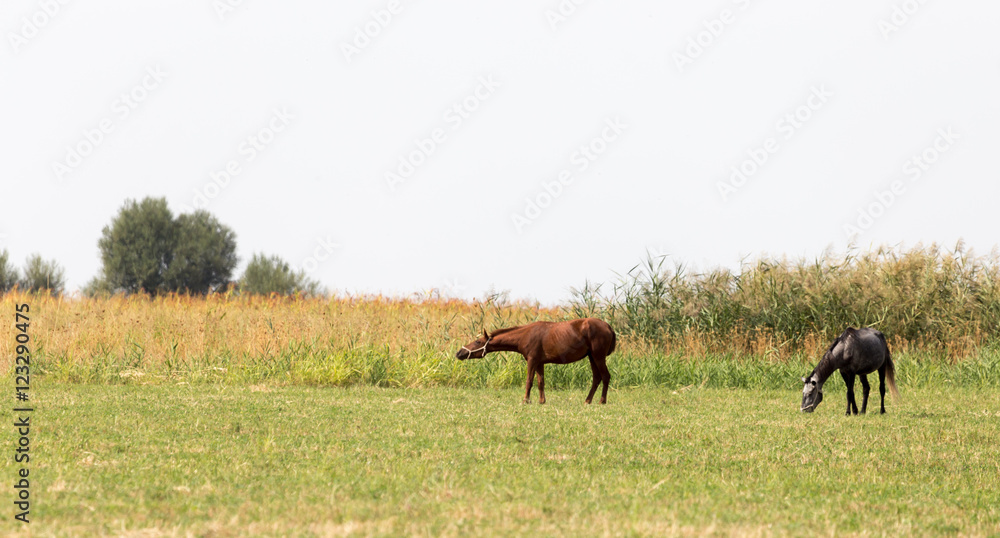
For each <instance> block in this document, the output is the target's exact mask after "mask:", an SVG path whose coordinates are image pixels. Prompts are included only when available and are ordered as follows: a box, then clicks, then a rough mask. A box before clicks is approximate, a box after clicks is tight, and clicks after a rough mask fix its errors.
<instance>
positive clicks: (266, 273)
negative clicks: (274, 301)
mask: <svg viewBox="0 0 1000 538" xmlns="http://www.w3.org/2000/svg"><path fill="white" fill-rule="evenodd" d="M240 291H241V292H244V293H248V294H251V295H270V294H272V293H276V294H278V295H295V294H297V293H301V294H303V295H319V294H320V285H319V283H318V282H316V281H313V280H309V279H308V278H306V274H305V271H298V272H295V271H292V269H291V267H289V265H288V264H287V263H285V262H284V261H283V260H282V259H281V258H279V257H278V256H271V257H267V256H265V255H264V254H263V253H261V254H254V255H253V258H252V259H251V260H250V263H249V264H247V268H246V270H245V271H244V272H243V277H242V278H240Z"/></svg>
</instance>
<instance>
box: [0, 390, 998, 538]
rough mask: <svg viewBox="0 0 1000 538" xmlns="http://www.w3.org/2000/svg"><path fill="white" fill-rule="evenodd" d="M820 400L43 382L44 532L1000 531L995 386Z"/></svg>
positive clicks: (777, 394)
mask: <svg viewBox="0 0 1000 538" xmlns="http://www.w3.org/2000/svg"><path fill="white" fill-rule="evenodd" d="M838 388H839V387H838ZM827 390H828V394H827V399H826V400H825V401H824V403H823V404H822V405H821V406H820V408H819V410H818V411H817V412H816V413H814V414H812V415H804V414H801V413H799V412H798V404H799V397H800V395H799V393H798V392H797V391H796V390H746V389H713V388H699V387H698V386H694V387H691V388H686V389H681V390H671V389H664V388H654V387H641V388H635V389H623V390H613V391H612V392H611V393H610V394H609V400H610V404H609V405H606V406H596V405H595V406H590V407H587V406H584V405H583V403H582V400H583V398H584V394H583V392H582V391H580V390H551V389H550V390H548V391H546V392H547V396H548V403H547V404H546V405H544V406H539V405H530V406H524V405H522V404H520V403H518V402H519V401H520V391H519V390H516V389H506V388H505V389H489V388H479V389H470V388H441V387H439V388H420V389H398V388H392V389H385V388H373V387H354V388H315V387H304V386H291V387H274V386H265V385H261V386H233V385H225V384H194V385H188V384H182V385H164V384H160V385H150V386H136V385H125V386H121V385H74V384H66V383H51V382H43V383H42V384H41V385H38V386H36V388H35V389H34V403H35V405H36V408H37V411H36V413H35V415H34V418H33V419H32V420H33V421H34V422H35V429H34V430H33V431H34V433H33V441H32V442H33V447H32V450H33V454H34V456H33V460H32V476H37V478H36V479H35V482H33V485H32V492H33V498H34V501H35V503H36V504H35V506H34V509H33V511H32V516H33V520H34V522H33V523H31V525H30V530H31V531H32V532H33V534H35V535H39V536H41V535H62V536H81V535H95V534H121V533H140V532H142V533H143V535H150V536H156V535H184V534H187V533H194V534H197V535H217V536H235V535H247V534H250V533H253V534H265V535H341V534H359V535H371V534H375V535H379V534H388V535H399V534H409V535H435V536H437V535H459V534H466V533H469V532H475V533H477V534H486V535H510V534H517V535H523V534H528V533H532V534H562V535H663V534H696V533H698V534H700V533H704V532H714V533H720V534H733V533H738V534H791V535H807V534H808V535H815V534H834V535H845V534H874V535H878V534H891V535H902V534H912V533H916V534H925V535H935V534H948V535H954V534H962V535H989V534H996V533H1000V491H998V490H997V488H996V479H997V476H1000V428H998V427H997V424H998V421H1000V405H998V403H997V402H998V401H1000V389H997V388H995V387H983V388H941V389H935V388H929V387H924V388H915V387H907V386H905V385H904V386H902V387H901V391H902V395H903V400H902V401H901V402H892V401H891V402H889V403H888V404H887V407H888V410H889V414H887V415H885V416H879V415H868V416H861V417H844V416H843V415H842V406H843V400H844V396H843V392H842V390H834V387H833V386H831V387H829V388H828V389H827ZM536 396H537V395H536ZM876 405H877V404H876ZM4 430H5V431H6V432H8V433H7V434H6V435H8V436H11V435H12V432H11V430H12V428H9V427H8V428H5V429H4ZM4 445H5V446H8V447H10V446H12V440H11V439H8V440H7V441H6V442H5V443H4ZM13 466H14V463H13V461H12V459H11V458H4V467H5V470H4V476H7V477H11V476H13V472H14V468H13ZM8 510H10V508H8ZM19 530H20V531H23V530H24V527H21V526H15V525H14V522H12V520H11V518H10V516H8V517H4V518H3V523H2V524H0V533H9V532H17V531H19Z"/></svg>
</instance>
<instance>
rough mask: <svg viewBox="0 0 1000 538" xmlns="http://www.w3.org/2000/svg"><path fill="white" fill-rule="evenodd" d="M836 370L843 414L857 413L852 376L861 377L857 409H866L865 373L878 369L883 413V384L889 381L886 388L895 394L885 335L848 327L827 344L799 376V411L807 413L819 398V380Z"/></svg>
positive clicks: (893, 370) (866, 387)
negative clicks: (844, 404)
mask: <svg viewBox="0 0 1000 538" xmlns="http://www.w3.org/2000/svg"><path fill="white" fill-rule="evenodd" d="M836 370H840V375H841V376H843V378H844V383H846V384H847V414H848V415H850V414H852V413H853V414H855V415H857V414H858V404H857V403H856V402H855V401H854V376H856V375H860V376H861V387H862V389H863V390H862V394H863V396H864V399H863V400H862V401H861V412H862V413H864V412H865V410H866V409H867V408H868V392H869V390H870V387H869V385H868V374H870V373H872V372H874V371H875V370H878V382H879V387H878V391H879V395H880V396H881V397H882V413H885V385H886V381H887V380H888V382H889V390H891V391H892V394H893V395H894V396H896V397H899V391H897V390H896V369H895V368H894V367H893V366H892V357H891V356H890V355H889V346H888V345H886V343H885V336H883V335H882V333H880V332H879V331H877V330H875V329H872V328H870V327H865V328H862V329H855V328H853V327H848V328H847V330H845V331H844V334H842V335H840V336H839V337H837V339H836V340H834V341H833V343H832V344H830V348H829V349H827V350H826V353H824V354H823V359H822V360H820V361H819V364H817V365H816V368H814V369H813V371H812V373H810V374H809V375H808V376H807V377H803V378H802V383H804V384H805V386H804V387H803V388H802V411H804V412H807V413H811V412H813V411H814V410H815V409H816V406H818V405H819V403H820V402H822V401H823V383H826V380H827V378H829V377H830V376H831V375H832V374H833V372H834V371H836Z"/></svg>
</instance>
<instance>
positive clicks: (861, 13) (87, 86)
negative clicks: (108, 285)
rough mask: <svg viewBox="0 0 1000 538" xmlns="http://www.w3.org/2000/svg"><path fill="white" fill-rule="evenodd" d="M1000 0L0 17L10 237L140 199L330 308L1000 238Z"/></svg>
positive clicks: (117, 4)
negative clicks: (208, 222)
mask: <svg viewBox="0 0 1000 538" xmlns="http://www.w3.org/2000/svg"><path fill="white" fill-rule="evenodd" d="M998 16H1000V3H997V2H992V1H990V2H987V1H972V0H951V1H948V2H945V1H943V0H927V1H924V2H917V1H916V0H907V1H903V0H877V1H872V0H846V1H840V2H822V3H815V2H801V1H793V0H767V1H764V0H761V1H754V0H749V1H748V0H737V1H733V0H718V1H715V2H698V1H693V0H691V1H683V2H680V1H673V2H664V1H654V0H636V1H628V2H611V1H609V0H603V1H602V0H590V1H579V0H577V2H574V1H573V0H562V1H558V0H551V1H536V0H531V1H529V0H507V1H505V2H485V3H483V2H469V1H459V0H451V1H436V0H420V1H413V2H410V1H406V0H402V1H395V0H394V1H385V0H378V1H362V2H320V1H306V0H298V1H294V0H293V1H285V2H267V1H264V0H243V1H239V0H186V1H174V2H135V1H130V2H126V1H124V0H114V1H113V0H93V1H89V2H82V1H66V2H65V3H63V2H59V1H57V0H4V2H3V3H2V4H0V21H2V27H0V31H2V32H3V35H4V44H3V46H2V51H0V73H2V82H0V118H2V125H3V128H2V129H0V148H2V151H3V158H2V159H0V178H2V181H3V187H4V188H3V191H2V192H3V193H2V197H3V198H2V199H3V204H2V211H0V249H4V248H6V249H7V250H9V251H10V253H11V257H12V259H13V260H14V261H15V262H16V263H17V264H18V265H20V264H22V263H23V260H24V259H25V258H26V257H27V256H28V255H29V254H31V253H35V252H37V253H40V254H41V255H42V256H43V257H45V258H53V259H56V260H57V261H58V262H59V263H60V264H62V265H63V266H64V267H65V268H66V271H67V280H68V286H67V288H68V290H70V291H72V290H75V289H77V288H78V287H80V286H82V285H84V284H85V283H86V282H87V281H88V280H89V279H90V278H91V277H93V276H94V275H95V274H97V272H98V270H99V267H100V260H99V254H98V249H97V241H98V238H99V237H100V234H101V229H102V227H103V226H105V225H106V224H108V223H109V222H110V221H111V219H112V218H113V217H114V215H115V214H116V213H117V211H118V209H119V208H120V207H121V206H122V204H123V202H124V201H125V200H126V199H128V198H135V199H141V198H143V197H146V196H154V197H161V196H163V197H166V198H167V200H168V203H169V205H170V207H171V209H172V210H173V211H174V212H175V214H177V213H182V212H187V211H190V210H192V208H202V207H204V208H207V209H208V210H209V211H210V212H212V213H213V214H214V215H216V216H217V217H218V218H219V219H220V220H221V221H222V222H223V223H225V224H227V225H228V226H230V227H231V228H232V229H233V230H234V231H235V232H236V234H237V238H238V245H239V247H238V254H239V256H240V258H241V263H240V265H239V267H238V268H237V272H236V274H235V275H234V277H237V276H238V275H239V274H241V273H242V270H243V267H244V266H245V264H246V261H247V260H248V259H249V258H250V256H251V255H252V254H253V253H255V252H265V253H267V254H277V255H279V256H281V257H282V258H284V259H285V260H287V261H288V262H289V263H291V264H292V265H295V266H296V267H301V268H304V269H306V270H308V271H309V275H310V276H311V277H312V278H315V279H317V280H319V281H321V282H322V283H323V284H324V285H325V286H327V287H328V288H330V289H331V290H333V291H337V292H340V293H378V292H382V293H385V294H390V295H408V294H411V293H414V292H425V291H426V290H430V289H433V288H437V289H440V290H442V291H443V292H444V293H446V294H448V295H452V296H457V297H466V298H470V297H474V296H482V294H483V293H484V292H485V291H486V290H487V289H489V288H491V287H492V288H495V289H497V290H510V292H511V296H512V297H515V298H530V299H538V300H540V301H542V302H544V303H558V302H561V301H565V300H566V299H568V298H569V288H570V287H572V286H580V285H581V284H582V283H583V282H584V280H585V279H590V280H592V281H597V282H606V281H610V280H612V279H613V278H614V272H616V271H617V272H624V271H627V270H628V269H629V268H631V267H632V266H633V265H635V264H636V263H637V262H639V261H641V260H642V259H643V258H644V257H645V255H646V252H652V253H655V254H657V255H669V256H670V260H673V261H679V262H685V263H690V264H693V265H694V266H695V267H699V268H710V267H713V266H718V265H724V266H731V267H732V266H738V264H739V261H740V259H742V258H744V257H746V256H750V257H756V256H759V255H761V254H765V253H767V254H774V255H781V254H787V255H789V256H791V257H799V256H807V257H812V256H816V255H818V254H820V253H822V252H823V251H824V249H826V248H827V247H831V246H832V247H833V249H834V250H835V251H843V250H844V249H845V248H847V245H848V243H849V241H850V236H851V235H852V234H856V235H855V241H856V244H857V245H858V246H859V247H861V248H863V249H867V248H868V247H869V246H871V245H879V244H889V245H896V244H903V245H906V246H912V245H913V244H915V243H917V242H921V241H922V242H925V243H929V242H933V241H937V242H940V243H942V244H945V245H947V246H949V247H951V246H953V245H954V243H955V242H956V241H957V240H958V239H959V238H964V239H965V241H966V243H967V244H968V245H969V246H972V247H974V248H975V249H976V250H977V251H978V252H980V253H988V252H989V251H990V250H991V249H992V248H993V247H994V246H995V245H996V244H997V243H998V242H1000V240H998V236H997V230H998V229H1000V226H998V220H1000V219H998V216H997V215H998V212H997V210H996V204H997V201H998V199H1000V196H998V194H1000V181H998V180H1000V177H998V173H997V167H996V164H995V159H996V158H997V155H998V152H997V148H998V147H1000V144H998V143H1000V134H998V129H997V126H998V125H1000V104H998V103H1000V102H998V99H997V96H998V95H1000V32H998V31H997V28H998V26H997V20H998Z"/></svg>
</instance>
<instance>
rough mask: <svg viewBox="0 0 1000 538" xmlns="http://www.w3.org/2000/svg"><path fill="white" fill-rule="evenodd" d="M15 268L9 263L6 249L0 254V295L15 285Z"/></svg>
mask: <svg viewBox="0 0 1000 538" xmlns="http://www.w3.org/2000/svg"><path fill="white" fill-rule="evenodd" d="M18 280H20V279H19V278H18V275H17V268H16V267H14V265H13V264H11V263H10V253H8V252H7V249H3V252H0V293H7V292H8V291H10V290H11V289H12V288H13V287H14V286H16V285H17V282H18Z"/></svg>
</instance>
